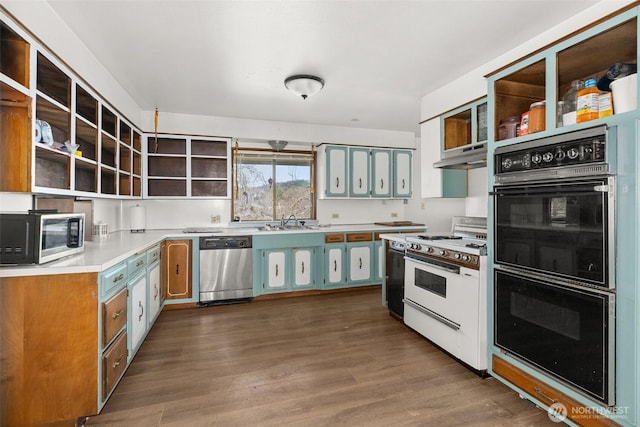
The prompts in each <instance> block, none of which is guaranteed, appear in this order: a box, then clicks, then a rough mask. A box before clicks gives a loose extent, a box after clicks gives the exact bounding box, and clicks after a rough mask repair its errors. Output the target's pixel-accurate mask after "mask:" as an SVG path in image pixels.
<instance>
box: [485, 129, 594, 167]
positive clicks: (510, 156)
mask: <svg viewBox="0 0 640 427" xmlns="http://www.w3.org/2000/svg"><path fill="white" fill-rule="evenodd" d="M604 161H605V139H604V136H603V137H601V138H597V137H593V138H585V139H581V140H578V141H570V142H565V143H560V144H552V145H544V146H538V147H532V148H526V149H524V150H516V151H511V152H506V153H501V154H496V163H495V169H496V173H497V174H500V173H506V172H520V171H528V170H535V169H546V168H552V167H562V166H574V165H586V164H590V163H602V162H604Z"/></svg>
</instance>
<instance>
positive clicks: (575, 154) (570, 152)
mask: <svg viewBox="0 0 640 427" xmlns="http://www.w3.org/2000/svg"><path fill="white" fill-rule="evenodd" d="M579 155H580V152H579V151H578V150H577V149H576V148H573V147H572V148H569V150H568V151H567V157H568V158H570V159H571V160H573V159H575V158H577V157H578V156H579Z"/></svg>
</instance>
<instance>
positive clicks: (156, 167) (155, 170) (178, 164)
mask: <svg viewBox="0 0 640 427" xmlns="http://www.w3.org/2000/svg"><path fill="white" fill-rule="evenodd" d="M148 165H149V170H148V171H147V172H148V173H149V177H154V176H171V177H185V176H186V174H187V159H186V158H185V157H163V156H153V157H149V158H148Z"/></svg>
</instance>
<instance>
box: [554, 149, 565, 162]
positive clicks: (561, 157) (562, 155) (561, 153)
mask: <svg viewBox="0 0 640 427" xmlns="http://www.w3.org/2000/svg"><path fill="white" fill-rule="evenodd" d="M566 156H567V153H565V152H564V151H563V150H561V149H560V148H558V150H557V151H556V160H564V158H565V157H566Z"/></svg>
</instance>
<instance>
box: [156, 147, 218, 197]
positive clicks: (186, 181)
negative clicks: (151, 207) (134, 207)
mask: <svg viewBox="0 0 640 427" xmlns="http://www.w3.org/2000/svg"><path fill="white" fill-rule="evenodd" d="M147 150H148V154H147V195H148V196H149V197H203V198H212V197H228V196H229V179H230V178H229V177H230V172H229V169H230V158H229V153H230V152H229V150H230V141H229V140H228V139H219V138H217V139H216V138H211V139H205V138H200V137H198V138H196V137H189V136H171V137H169V136H164V135H163V136H159V137H158V138H157V140H156V137H155V135H149V136H148V137H147Z"/></svg>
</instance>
